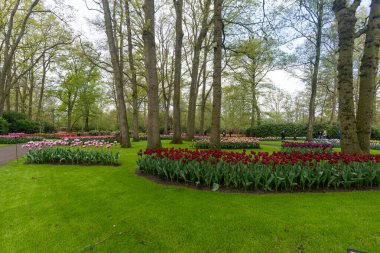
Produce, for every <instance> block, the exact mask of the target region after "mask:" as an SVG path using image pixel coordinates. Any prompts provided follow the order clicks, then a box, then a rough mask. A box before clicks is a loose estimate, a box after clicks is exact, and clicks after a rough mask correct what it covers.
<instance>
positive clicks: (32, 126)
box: [3, 112, 40, 134]
mask: <svg viewBox="0 0 380 253" xmlns="http://www.w3.org/2000/svg"><path fill="white" fill-rule="evenodd" d="M3 117H4V119H6V120H7V121H8V123H9V124H10V125H9V132H11V133H27V134H32V133H38V132H39V131H40V123H38V122H37V121H34V120H31V119H28V117H27V116H26V115H25V114H22V113H18V112H9V113H4V116H3Z"/></svg>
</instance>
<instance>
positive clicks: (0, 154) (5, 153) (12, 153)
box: [0, 144, 27, 166]
mask: <svg viewBox="0 0 380 253" xmlns="http://www.w3.org/2000/svg"><path fill="white" fill-rule="evenodd" d="M26 152H27V149H25V148H22V147H21V144H18V145H17V152H16V145H10V146H5V147H0V166H1V165H4V164H6V163H8V162H10V161H12V160H16V159H17V156H18V157H20V156H23V155H25V154H26Z"/></svg>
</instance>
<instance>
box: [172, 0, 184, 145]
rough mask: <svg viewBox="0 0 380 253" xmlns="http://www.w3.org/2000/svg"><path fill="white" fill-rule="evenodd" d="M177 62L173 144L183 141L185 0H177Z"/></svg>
mask: <svg viewBox="0 0 380 253" xmlns="http://www.w3.org/2000/svg"><path fill="white" fill-rule="evenodd" d="M174 7H175V12H176V22H175V33H176V35H175V37H176V41H175V63H174V94H173V133H174V135H173V140H172V144H181V143H182V130H181V69H182V40H183V30H182V9H183V0H175V1H174Z"/></svg>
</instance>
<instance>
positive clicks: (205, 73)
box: [200, 47, 208, 134]
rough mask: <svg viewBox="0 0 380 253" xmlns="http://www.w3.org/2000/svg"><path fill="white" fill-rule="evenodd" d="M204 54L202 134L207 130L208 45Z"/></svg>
mask: <svg viewBox="0 0 380 253" xmlns="http://www.w3.org/2000/svg"><path fill="white" fill-rule="evenodd" d="M203 52H204V55H203V59H204V60H203V80H202V83H203V85H202V100H201V118H200V130H201V134H203V133H204V132H205V110H206V101H207V94H206V85H207V54H208V47H205V48H204V51H203Z"/></svg>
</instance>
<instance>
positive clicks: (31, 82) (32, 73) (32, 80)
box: [28, 68, 35, 119]
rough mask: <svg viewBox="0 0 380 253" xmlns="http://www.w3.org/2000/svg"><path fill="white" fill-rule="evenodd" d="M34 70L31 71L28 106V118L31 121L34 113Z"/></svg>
mask: <svg viewBox="0 0 380 253" xmlns="http://www.w3.org/2000/svg"><path fill="white" fill-rule="evenodd" d="M33 71H34V69H33V68H32V69H31V71H30V86H29V104H28V116H29V118H30V119H31V118H32V112H33V92H34V82H35V79H34V72H33Z"/></svg>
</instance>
